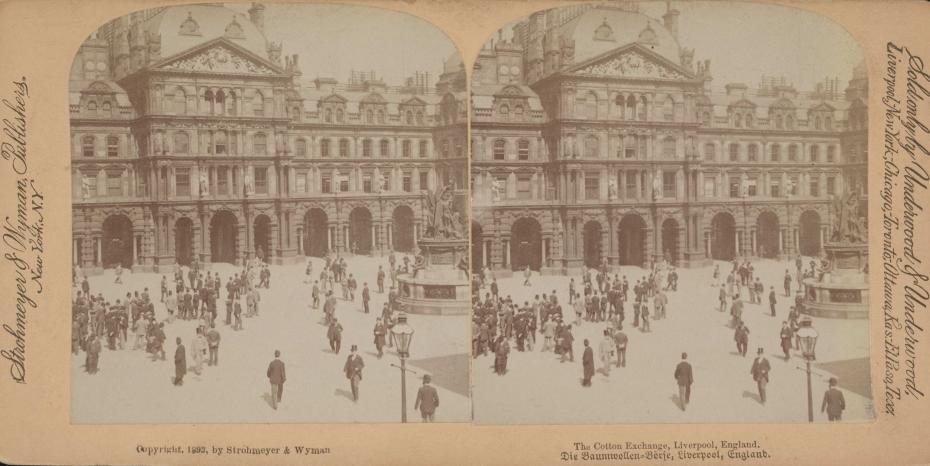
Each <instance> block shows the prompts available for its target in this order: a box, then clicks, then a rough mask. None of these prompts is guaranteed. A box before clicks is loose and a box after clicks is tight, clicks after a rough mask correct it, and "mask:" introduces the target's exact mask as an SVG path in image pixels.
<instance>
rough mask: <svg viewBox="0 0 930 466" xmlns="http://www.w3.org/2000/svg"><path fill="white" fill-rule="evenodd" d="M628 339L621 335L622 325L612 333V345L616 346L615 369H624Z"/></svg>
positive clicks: (623, 334)
mask: <svg viewBox="0 0 930 466" xmlns="http://www.w3.org/2000/svg"><path fill="white" fill-rule="evenodd" d="M628 341H629V338H628V337H627V336H626V334H625V333H623V324H622V323H621V324H620V325H619V326H618V327H617V331H616V332H614V343H615V344H616V345H617V367H626V345H627V342H628Z"/></svg>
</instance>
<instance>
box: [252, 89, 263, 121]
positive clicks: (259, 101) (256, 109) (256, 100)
mask: <svg viewBox="0 0 930 466" xmlns="http://www.w3.org/2000/svg"><path fill="white" fill-rule="evenodd" d="M252 113H253V114H254V115H255V116H265V96H263V95H262V93H261V91H257V92H255V97H253V98H252Z"/></svg>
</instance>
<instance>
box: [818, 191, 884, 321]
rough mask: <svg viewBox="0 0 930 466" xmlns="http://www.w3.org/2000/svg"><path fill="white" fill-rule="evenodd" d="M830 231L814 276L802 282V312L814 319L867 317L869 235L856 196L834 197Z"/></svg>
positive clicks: (853, 193) (855, 194)
mask: <svg viewBox="0 0 930 466" xmlns="http://www.w3.org/2000/svg"><path fill="white" fill-rule="evenodd" d="M832 211H833V216H832V217H833V229H832V234H831V235H830V240H829V241H827V242H826V243H825V244H824V245H823V253H824V257H823V258H822V259H821V266H820V268H819V270H817V271H815V273H814V276H811V277H807V278H805V279H804V281H803V283H804V308H805V310H804V312H805V313H807V314H810V315H812V316H817V317H834V318H846V319H867V318H868V317H869V246H868V241H869V235H868V231H867V222H866V219H865V218H864V217H861V216H860V215H859V194H858V193H857V192H848V193H846V194H845V195H843V196H838V197H837V198H836V199H835V200H834V202H833V206H832Z"/></svg>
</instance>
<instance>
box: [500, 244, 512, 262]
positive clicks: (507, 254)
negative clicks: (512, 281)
mask: <svg viewBox="0 0 930 466" xmlns="http://www.w3.org/2000/svg"><path fill="white" fill-rule="evenodd" d="M501 265H503V266H504V267H509V266H510V240H504V263H503V264H501Z"/></svg>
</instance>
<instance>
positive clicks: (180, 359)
mask: <svg viewBox="0 0 930 466" xmlns="http://www.w3.org/2000/svg"><path fill="white" fill-rule="evenodd" d="M175 341H176V342H177V344H178V349H176V350H174V384H175V385H184V374H186V373H187V352H186V351H185V350H184V344H182V343H181V337H178V338H177V339H176V340H175Z"/></svg>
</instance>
